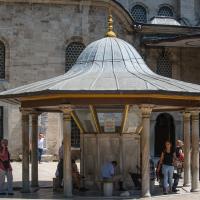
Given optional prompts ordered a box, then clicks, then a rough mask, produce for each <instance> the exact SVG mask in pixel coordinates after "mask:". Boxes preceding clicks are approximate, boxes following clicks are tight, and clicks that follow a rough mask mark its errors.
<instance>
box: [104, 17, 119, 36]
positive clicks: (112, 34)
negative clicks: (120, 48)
mask: <svg viewBox="0 0 200 200" xmlns="http://www.w3.org/2000/svg"><path fill="white" fill-rule="evenodd" d="M106 37H117V36H116V34H115V32H114V31H113V18H112V15H111V14H110V15H109V17H108V32H107V33H106Z"/></svg>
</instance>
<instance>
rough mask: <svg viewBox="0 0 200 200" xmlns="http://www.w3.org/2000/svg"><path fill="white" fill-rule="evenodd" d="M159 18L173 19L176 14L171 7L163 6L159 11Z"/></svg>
mask: <svg viewBox="0 0 200 200" xmlns="http://www.w3.org/2000/svg"><path fill="white" fill-rule="evenodd" d="M158 16H164V17H173V16H174V13H173V11H172V9H171V8H170V7H169V6H162V7H161V8H160V9H159V11H158Z"/></svg>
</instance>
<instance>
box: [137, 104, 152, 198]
mask: <svg viewBox="0 0 200 200" xmlns="http://www.w3.org/2000/svg"><path fill="white" fill-rule="evenodd" d="M141 111H142V127H143V129H142V132H141V137H140V152H141V155H142V158H141V159H142V162H141V164H142V166H141V170H142V171H141V173H142V197H150V196H151V194H150V174H149V172H150V171H149V170H150V165H149V160H150V114H151V111H152V108H151V107H150V106H142V107H141Z"/></svg>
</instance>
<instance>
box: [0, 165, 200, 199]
mask: <svg viewBox="0 0 200 200" xmlns="http://www.w3.org/2000/svg"><path fill="white" fill-rule="evenodd" d="M78 166H79V165H78ZM12 167H13V178H14V188H15V195H14V196H12V197H10V196H2V197H1V198H6V199H65V198H64V197H63V195H62V192H53V189H52V179H53V177H55V171H56V167H57V162H43V163H41V164H39V181H40V187H41V188H40V189H39V190H38V189H32V192H31V193H30V194H22V193H21V192H20V188H21V180H22V170H21V169H22V164H21V162H13V163H12ZM181 185H182V180H181V181H180V186H179V190H180V191H179V192H178V193H177V194H169V195H162V190H161V188H159V187H158V186H156V187H155V191H154V194H153V196H152V197H151V198H150V199H170V200H179V199H180V200H190V199H191V200H200V193H190V192H189V191H190V188H189V187H181ZM129 192H130V193H131V197H120V194H115V195H116V196H114V197H112V198H104V197H103V196H102V194H101V193H100V192H98V191H88V192H82V193H80V192H78V191H74V194H75V195H74V197H73V199H139V198H140V197H139V191H129ZM143 199H144V198H143Z"/></svg>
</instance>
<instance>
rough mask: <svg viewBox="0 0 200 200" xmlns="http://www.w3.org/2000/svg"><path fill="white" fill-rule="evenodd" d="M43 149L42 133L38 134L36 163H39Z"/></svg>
mask: <svg viewBox="0 0 200 200" xmlns="http://www.w3.org/2000/svg"><path fill="white" fill-rule="evenodd" d="M43 149H44V135H43V134H42V133H40V134H39V138H38V161H39V163H40V162H41V159H42V154H43Z"/></svg>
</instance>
